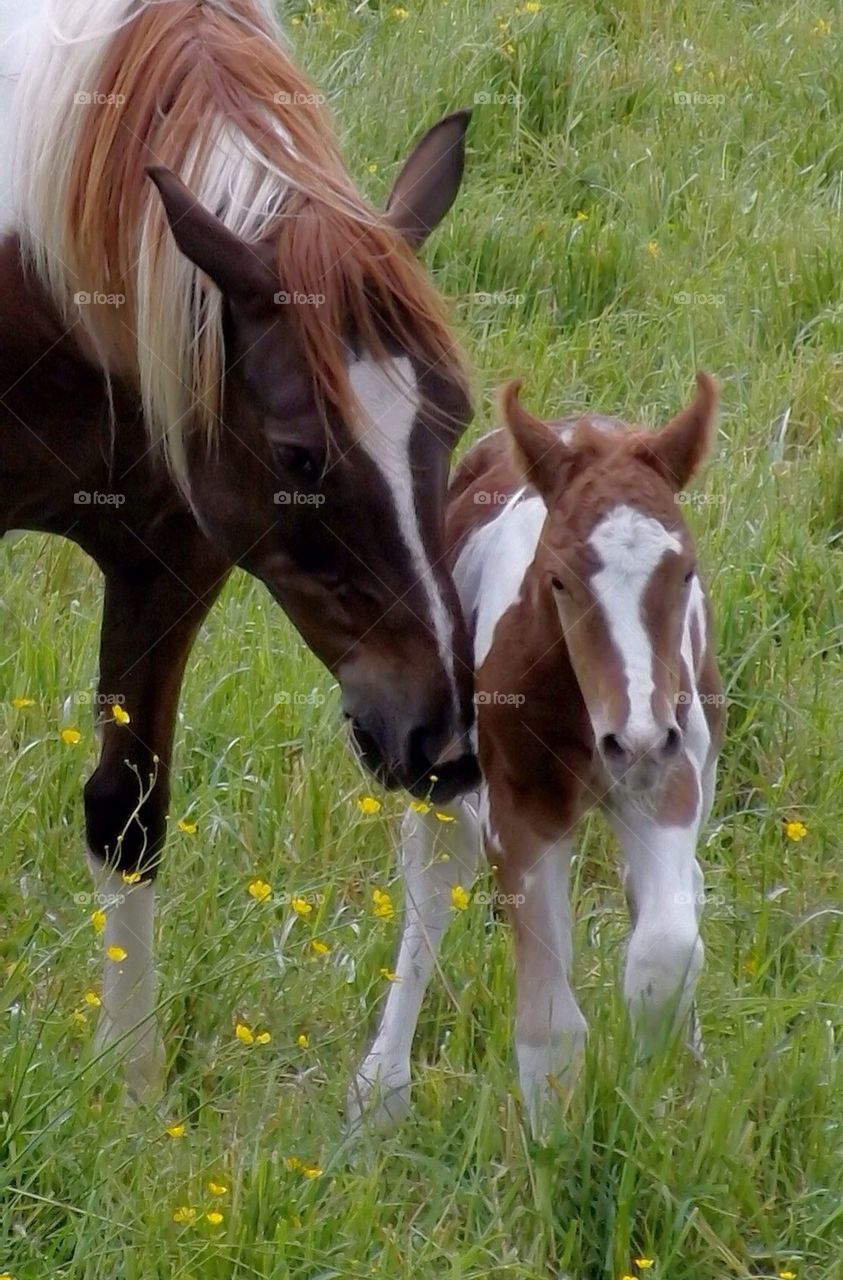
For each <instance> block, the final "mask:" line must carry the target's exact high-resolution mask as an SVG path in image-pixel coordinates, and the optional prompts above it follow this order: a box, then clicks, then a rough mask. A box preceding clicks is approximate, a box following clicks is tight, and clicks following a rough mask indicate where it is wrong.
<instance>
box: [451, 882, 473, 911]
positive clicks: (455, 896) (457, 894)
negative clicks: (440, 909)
mask: <svg viewBox="0 0 843 1280" xmlns="http://www.w3.org/2000/svg"><path fill="white" fill-rule="evenodd" d="M468 903H469V896H468V894H467V893H466V891H465V889H463V887H462V885H461V884H455V885H454V886H453V888H452V889H451V906H452V907H453V908H454V910H455V911H465V909H466V907H467V906H468Z"/></svg>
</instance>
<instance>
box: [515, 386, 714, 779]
mask: <svg viewBox="0 0 843 1280" xmlns="http://www.w3.org/2000/svg"><path fill="white" fill-rule="evenodd" d="M697 387H698V390H697V396H696V399H695V400H694V403H693V404H692V405H691V406H690V407H689V408H687V409H685V410H684V411H683V412H682V413H680V414H679V415H678V416H677V417H676V418H674V419H673V421H672V422H670V423H669V424H668V425H667V426H666V427H664V428H663V429H662V430H661V431H659V432H650V431H644V430H639V429H630V428H625V427H623V425H622V424H620V423H615V422H610V421H607V420H606V419H596V420H590V419H588V418H586V419H584V420H581V421H579V422H575V423H572V424H570V425H566V426H565V428H564V429H560V424H556V425H550V424H547V423H544V422H541V421H540V420H538V419H536V418H533V417H532V416H531V415H530V414H528V413H527V412H526V411H525V410H524V409H523V408H522V406H521V405H520V404H519V402H518V399H517V391H518V384H517V383H511V384H510V385H509V386H508V387H506V388H504V390H503V392H502V406H503V410H504V417H505V420H506V423H507V426H508V428H509V431H510V433H511V435H512V438H513V444H514V450H515V455H516V459H517V461H518V465H519V467H520V468H521V469H522V470H523V473H524V475H525V478H526V479H527V480H528V481H529V482H530V483H531V484H532V485H534V486H535V488H536V489H537V490H538V492H539V493H540V494H541V496H542V498H543V499H544V501H545V503H546V505H547V512H548V514H547V520H546V522H545V525H544V529H543V532H542V536H541V540H540V543H539V549H538V553H537V556H536V560H535V562H534V571H535V572H534V578H533V581H534V583H535V586H536V590H537V591H538V592H539V593H540V595H541V599H540V601H539V602H537V603H538V604H539V607H542V606H544V607H545V608H546V609H547V614H548V616H551V615H552V616H554V617H555V616H556V615H558V619H559V620H560V621H561V624H562V629H563V632H564V637H565V643H566V647H567V650H568V654H569V657H570V661H571V665H572V667H573V670H574V674H575V676H576V678H577V681H578V683H579V686H580V690H581V692H582V696H583V700H584V702H585V705H586V710H587V712H588V716H589V719H590V721H591V726H592V730H593V734H594V741H595V745H596V749H597V751H598V753H599V755H600V758H601V760H602V762H603V764H604V766H605V768H606V770H607V772H608V774H609V776H610V777H611V778H612V779H613V781H614V782H615V783H617V784H622V785H624V786H626V787H628V788H629V789H630V790H634V791H645V790H647V789H649V788H650V787H652V786H653V785H654V784H655V783H656V781H657V780H658V779H659V778H660V777H662V776H663V775H664V771H665V769H666V767H667V766H668V765H669V763H670V762H671V761H672V760H673V759H674V758H675V757H677V756H678V755H679V754H680V751H681V748H682V729H681V727H680V724H679V720H678V719H677V714H676V707H677V698H678V694H679V691H680V688H681V687H683V686H682V685H681V684H680V677H681V674H682V657H681V645H682V636H683V630H684V623H685V616H686V613H687V610H688V604H689V600H690V598H691V593H692V592H694V591H695V590H698V589H699V588H698V587H695V578H696V563H695V556H694V544H693V541H692V538H691V534H690V532H689V530H688V527H687V525H686V524H685V521H684V519H683V516H682V505H681V504H680V503H679V502H678V500H677V495H678V494H679V493H680V492H681V491H682V490H683V489H684V488H685V486H686V485H687V484H688V483H689V481H690V480H691V479H692V477H693V475H694V473H695V472H696V470H697V468H698V467H699V465H700V463H701V462H702V460H703V458H704V457H705V455H706V453H707V451H708V449H709V447H710V444H711V441H712V437H713V433H714V425H715V416H716V403H717V388H716V385H715V383H714V382H713V380H712V379H711V378H709V377H708V376H707V375H706V374H704V373H700V374H698V375H697ZM551 641H552V637H549V643H550V642H551ZM684 687H686V686H684Z"/></svg>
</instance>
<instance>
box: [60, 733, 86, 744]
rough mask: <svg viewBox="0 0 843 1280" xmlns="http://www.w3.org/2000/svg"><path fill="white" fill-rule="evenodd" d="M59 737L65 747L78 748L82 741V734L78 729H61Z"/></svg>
mask: <svg viewBox="0 0 843 1280" xmlns="http://www.w3.org/2000/svg"><path fill="white" fill-rule="evenodd" d="M60 737H61V740H62V742H63V743H64V745H65V746H66V747H78V746H79V743H80V742H81V741H82V734H81V733H80V732H79V730H78V729H62V731H61V734H60Z"/></svg>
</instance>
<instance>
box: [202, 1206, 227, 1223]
mask: <svg viewBox="0 0 843 1280" xmlns="http://www.w3.org/2000/svg"><path fill="white" fill-rule="evenodd" d="M205 1217H206V1218H207V1220H208V1222H210V1224H211V1226H212V1227H218V1226H219V1225H220V1223H221V1222H222V1220H223V1219H222V1214H221V1213H220V1211H219V1209H211V1210H210V1212H209V1213H206V1214H205Z"/></svg>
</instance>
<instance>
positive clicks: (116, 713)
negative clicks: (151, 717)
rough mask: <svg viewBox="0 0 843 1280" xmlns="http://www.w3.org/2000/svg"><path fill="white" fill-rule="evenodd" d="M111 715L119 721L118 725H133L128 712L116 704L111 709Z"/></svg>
mask: <svg viewBox="0 0 843 1280" xmlns="http://www.w3.org/2000/svg"><path fill="white" fill-rule="evenodd" d="M111 714H112V716H113V717H114V719H115V720H116V721H117V723H118V724H131V723H132V717H131V716H130V715H129V713H128V711H124V710H123V708H122V707H119V706H117V704H116V703H115V705H114V706H113V707H112V708H111Z"/></svg>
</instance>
